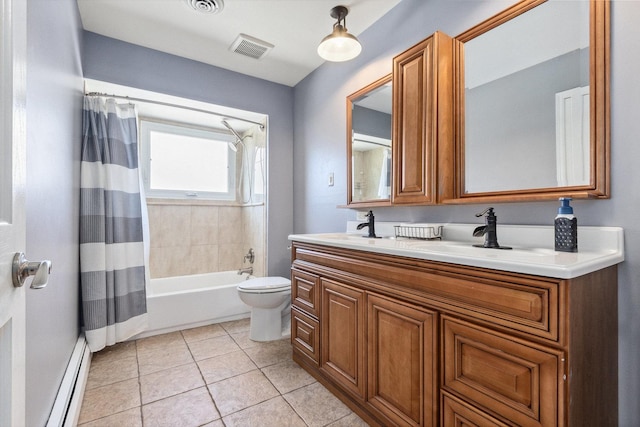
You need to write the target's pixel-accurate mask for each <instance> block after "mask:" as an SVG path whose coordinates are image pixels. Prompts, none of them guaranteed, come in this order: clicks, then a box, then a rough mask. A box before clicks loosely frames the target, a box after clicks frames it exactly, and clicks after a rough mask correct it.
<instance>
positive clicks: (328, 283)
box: [291, 241, 618, 427]
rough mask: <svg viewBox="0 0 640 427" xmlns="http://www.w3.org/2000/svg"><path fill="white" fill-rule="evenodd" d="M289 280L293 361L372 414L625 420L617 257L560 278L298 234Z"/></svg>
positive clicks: (462, 421) (448, 419)
mask: <svg viewBox="0 0 640 427" xmlns="http://www.w3.org/2000/svg"><path fill="white" fill-rule="evenodd" d="M291 277H292V286H293V288H292V300H293V304H292V305H293V307H292V333H291V340H292V344H293V359H294V360H295V361H296V362H297V363H298V364H300V366H302V367H303V368H304V369H305V370H306V371H308V372H309V373H310V374H311V375H313V376H314V377H315V378H316V379H318V381H320V382H321V383H322V384H324V385H325V386H326V387H327V388H328V389H329V390H330V391H332V392H333V393H334V394H335V395H336V396H338V398H340V399H341V400H342V401H343V402H344V403H345V404H347V405H348V406H349V407H350V408H351V409H353V410H354V411H355V412H356V413H358V414H359V415H360V416H361V417H362V418H363V419H364V420H365V421H366V422H367V423H369V424H370V425H373V426H501V427H504V426H580V427H581V426H587V425H593V426H599V427H600V426H615V425H616V424H617V415H618V400H617V392H618V390H617V269H616V266H612V267H607V268H604V269H602V270H598V271H595V272H592V273H588V274H585V275H583V276H579V277H576V278H573V279H557V278H550V277H541V276H534V275H527V274H519V273H511V272H505V271H495V270H490V269H484V268H477V267H468V266H462V265H455V264H447V263H439V262H433V261H427V260H421V259H415V258H407V257H400V256H392V255H384V254H376V253H372V252H366V251H359V250H350V249H342V248H336V247H331V246H325V245H318V244H311V243H304V242H297V241H294V242H293V245H292V273H291ZM309 283H312V284H313V286H312V287H311V288H313V291H305V292H299V291H297V290H296V289H295V288H296V286H297V285H296V284H300V286H301V287H302V288H305V289H308V288H309V286H308V284H309ZM316 292H317V293H316ZM294 295H298V297H296V296H294ZM300 295H302V299H303V300H310V299H314V301H315V304H312V305H310V304H308V303H307V302H305V303H301V302H300V301H297V302H296V299H297V298H300Z"/></svg>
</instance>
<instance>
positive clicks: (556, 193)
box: [452, 0, 611, 203]
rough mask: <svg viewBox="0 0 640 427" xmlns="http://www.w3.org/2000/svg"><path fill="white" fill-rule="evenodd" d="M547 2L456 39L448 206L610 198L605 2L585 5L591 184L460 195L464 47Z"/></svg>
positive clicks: (532, 2)
mask: <svg viewBox="0 0 640 427" xmlns="http://www.w3.org/2000/svg"><path fill="white" fill-rule="evenodd" d="M546 1H547V0H523V1H521V2H519V3H517V4H515V5H513V6H511V7H510V8H508V9H506V10H504V11H503V12H501V13H499V14H497V15H495V16H493V17H491V18H489V19H487V20H486V21H484V22H482V23H480V24H478V25H476V26H475V27H473V28H471V29H469V30H467V31H465V32H464V33H462V34H460V35H459V36H457V37H456V39H457V40H459V41H460V42H462V43H459V44H458V45H457V51H456V54H455V56H456V58H455V68H456V69H455V73H456V83H455V89H454V103H455V111H456V114H455V121H456V123H455V129H456V137H455V153H454V155H455V168H456V173H455V189H454V192H455V199H454V200H452V202H453V203H485V202H494V201H495V202H518V201H531V200H550V199H555V198H558V197H573V198H576V199H585V198H594V199H606V198H609V197H610V164H611V152H610V102H609V93H610V88H609V80H610V73H609V67H610V23H611V17H610V1H609V0H590V6H589V68H590V70H589V85H590V88H591V91H590V92H591V95H590V99H589V102H590V127H591V130H590V147H591V157H590V158H591V165H590V183H589V184H588V185H581V186H568V187H549V188H534V189H525V190H507V191H495V192H479V193H465V188H464V186H465V169H464V168H465V151H464V142H465V120H464V114H465V100H464V95H465V93H464V43H465V42H467V41H469V40H471V39H473V38H475V37H477V36H479V35H481V34H484V33H485V32H487V31H489V30H491V29H493V28H495V27H497V26H499V25H501V24H502V23H504V22H506V21H509V20H510V19H513V18H515V17H517V16H519V15H521V14H523V13H525V12H527V11H528V10H531V9H532V8H534V7H536V6H538V5H540V4H542V3H545V2H546Z"/></svg>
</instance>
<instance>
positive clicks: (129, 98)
mask: <svg viewBox="0 0 640 427" xmlns="http://www.w3.org/2000/svg"><path fill="white" fill-rule="evenodd" d="M85 95H87V96H106V97H111V98H120V99H126V100H129V101H138V102H146V103H149V104H156V105H163V106H165V107H175V108H182V109H184V110H190V111H195V112H198V113H205V114H212V115H214V116H217V117H221V118H223V119H225V118H226V119H232V120H240V121H241V122H246V123H252V124H254V125H258V126H259V127H260V130H264V124H262V123H260V122H256V121H253V120H248V119H243V118H241V117H235V116H230V115H228V114H220V113H216V112H214V111H209V110H202V109H200V108H194V107H187V106H186V105H178V104H171V103H169V102H162V101H154V100H152V99H145V98H134V97H131V96H123V95H114V94H109V93H102V92H89V93H86V94H85Z"/></svg>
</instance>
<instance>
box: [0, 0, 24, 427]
mask: <svg viewBox="0 0 640 427" xmlns="http://www.w3.org/2000/svg"><path fill="white" fill-rule="evenodd" d="M0 1H1V2H2V3H1V6H2V7H1V8H0V426H13V427H20V426H24V423H25V288H26V287H25V286H23V287H14V286H13V283H12V279H11V264H12V261H13V256H14V254H15V253H16V252H19V251H20V252H22V251H24V248H25V235H26V233H25V204H24V194H25V167H26V159H25V150H26V125H25V113H26V112H25V101H26V100H25V78H26V75H25V74H26V70H25V66H26V29H27V24H26V22H27V21H26V3H27V2H26V1H24V0H0Z"/></svg>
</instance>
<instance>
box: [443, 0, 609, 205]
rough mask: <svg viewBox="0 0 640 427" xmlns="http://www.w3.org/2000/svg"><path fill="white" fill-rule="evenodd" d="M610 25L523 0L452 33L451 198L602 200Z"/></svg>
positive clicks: (586, 7) (569, 6)
mask: <svg viewBox="0 0 640 427" xmlns="http://www.w3.org/2000/svg"><path fill="white" fill-rule="evenodd" d="M609 23H610V17H609V1H606V0H604V1H603V0H590V1H563V0H524V1H521V2H519V3H517V4H515V5H514V6H512V7H510V8H509V9H507V10H505V11H503V12H501V13H500V14H498V15H496V16H494V17H492V18H490V19H488V20H486V21H485V22H482V23H481V24H479V25H477V26H476V27H473V28H471V29H470V30H468V31H466V32H465V33H463V34H461V35H459V36H458V37H457V39H458V40H459V41H461V42H462V43H461V44H460V46H461V47H460V51H459V52H458V54H457V70H456V71H457V74H458V77H457V80H458V81H457V85H456V86H457V87H456V105H457V107H456V108H457V112H458V114H457V115H456V116H457V124H456V132H457V136H456V168H457V174H456V195H457V199H456V201H469V202H485V201H489V200H495V201H519V200H534V199H551V198H556V197H559V196H570V197H574V198H608V197H609V176H610V170H609V165H610V159H609V154H610V152H609V145H610V142H609V81H608V78H609V33H610V30H609Z"/></svg>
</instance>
